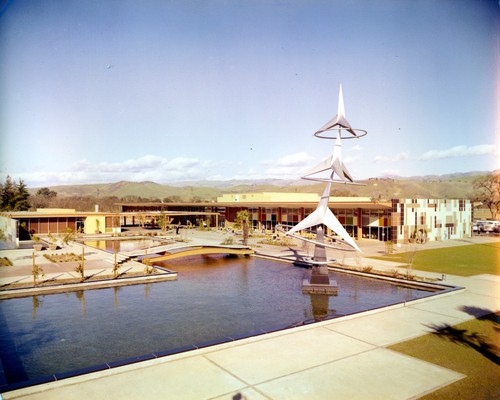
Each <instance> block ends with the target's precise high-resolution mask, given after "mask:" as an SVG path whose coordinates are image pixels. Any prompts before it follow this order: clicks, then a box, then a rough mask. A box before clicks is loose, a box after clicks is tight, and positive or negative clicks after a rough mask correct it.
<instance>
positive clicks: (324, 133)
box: [314, 127, 368, 139]
mask: <svg viewBox="0 0 500 400" xmlns="http://www.w3.org/2000/svg"><path fill="white" fill-rule="evenodd" d="M352 130H353V131H354V132H361V133H360V134H359V135H357V136H353V135H352V133H349V135H350V136H346V135H345V134H344V135H342V131H348V129H346V128H340V127H339V128H330V129H325V130H324V131H317V132H315V133H314V136H316V137H317V138H320V139H337V137H338V136H339V135H340V138H341V139H359V138H361V137H363V136H366V135H367V134H368V131H365V130H364V129H352ZM332 131H337V132H336V134H335V135H334V133H333V132H332ZM328 133H330V135H328Z"/></svg>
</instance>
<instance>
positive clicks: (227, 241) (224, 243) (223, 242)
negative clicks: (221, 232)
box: [221, 237, 234, 245]
mask: <svg viewBox="0 0 500 400" xmlns="http://www.w3.org/2000/svg"><path fill="white" fill-rule="evenodd" d="M221 244H222V245H231V244H234V239H233V238H232V237H227V238H225V239H224V240H223V241H222V242H221Z"/></svg>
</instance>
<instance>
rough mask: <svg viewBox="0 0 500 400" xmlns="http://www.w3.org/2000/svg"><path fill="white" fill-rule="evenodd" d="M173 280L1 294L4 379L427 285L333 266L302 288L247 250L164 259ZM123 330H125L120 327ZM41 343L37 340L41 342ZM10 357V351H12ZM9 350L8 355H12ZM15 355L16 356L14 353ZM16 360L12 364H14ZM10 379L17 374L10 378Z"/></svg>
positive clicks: (238, 332) (280, 266) (212, 337)
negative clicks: (316, 283) (322, 288)
mask: <svg viewBox="0 0 500 400" xmlns="http://www.w3.org/2000/svg"><path fill="white" fill-rule="evenodd" d="M163 266H164V267H166V268H168V269H172V270H175V271H178V279H177V280H176V281H165V282H156V283H149V284H145V285H132V286H120V287H113V288H106V289H95V290H88V291H80V292H75V295H73V294H72V293H66V294H53V295H38V296H32V298H31V299H30V298H20V299H8V300H2V301H0V311H1V313H0V315H1V316H3V317H4V319H5V326H8V328H9V329H8V330H4V332H0V336H1V335H4V341H3V342H2V345H3V346H5V347H6V348H5V349H4V348H2V352H3V353H4V352H5V354H8V355H9V356H6V357H5V358H4V357H3V356H2V363H3V367H4V369H5V370H7V369H9V368H11V369H13V368H15V365H19V363H21V364H22V366H23V371H24V372H23V374H19V375H18V376H17V378H16V377H15V376H14V377H12V376H11V377H9V382H8V383H14V382H17V381H21V380H23V379H26V377H28V378H29V379H33V378H38V377H42V376H46V375H51V374H57V373H62V372H67V371H72V370H76V369H80V368H85V367H90V366H93V365H100V364H103V363H109V362H112V361H117V360H123V359H127V358H131V357H137V356H140V355H145V354H151V353H156V352H159V351H165V350H172V349H176V348H180V347H184V346H190V345H193V344H194V345H196V344H200V343H205V342H210V341H216V340H218V339H222V338H227V337H243V336H245V335H248V334H250V333H251V332H255V331H262V330H264V331H271V330H275V329H282V328H283V327H287V326H292V325H297V324H301V323H303V321H310V320H316V321H321V320H323V319H325V318H329V317H330V318H331V317H335V316H339V315H345V314H351V313H355V312H359V311H363V310H367V309H373V308H376V307H382V306H385V305H388V304H393V303H396V302H403V301H408V300H410V299H414V298H419V297H423V296H425V295H427V294H428V292H422V291H419V290H416V289H409V288H402V287H397V286H395V285H392V284H388V283H385V282H382V281H378V280H371V279H366V278H360V277H354V276H350V275H346V274H340V273H335V274H333V273H332V275H331V279H334V280H336V281H337V283H338V284H339V286H340V288H341V290H340V291H339V295H338V296H334V297H332V298H331V301H332V304H335V309H330V308H329V301H330V297H329V296H325V295H318V294H303V293H302V280H303V278H304V274H307V272H308V271H306V270H304V269H303V268H297V267H293V266H292V265H290V264H284V263H279V262H274V261H269V260H264V259H259V258H254V257H249V258H227V257H223V256H212V257H201V256H196V257H187V258H184V259H178V260H172V261H169V262H168V263H163ZM122 333H126V334H122ZM41 341H43V345H41ZM10 355H12V356H10ZM14 355H15V357H14ZM19 360H21V361H19ZM14 364H15V365H14ZM16 379H17V380H16Z"/></svg>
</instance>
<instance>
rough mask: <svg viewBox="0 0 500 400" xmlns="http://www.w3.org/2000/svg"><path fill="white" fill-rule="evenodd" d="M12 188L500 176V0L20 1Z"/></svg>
mask: <svg viewBox="0 0 500 400" xmlns="http://www.w3.org/2000/svg"><path fill="white" fill-rule="evenodd" d="M0 4H2V6H1V7H2V8H1V11H0V12H1V14H0V88H1V89H0V134H1V136H0V144H1V146H0V147H1V150H0V176H1V178H2V180H3V179H4V177H5V176H6V175H7V174H9V175H10V176H11V177H13V178H15V179H16V180H17V179H19V178H21V179H23V180H24V181H25V182H26V183H27V184H28V186H30V187H40V186H49V185H57V184H80V183H99V182H113V181H118V180H129V181H145V180H152V181H155V182H159V183H173V182H179V181H189V180H205V179H206V180H230V179H261V178H285V179H296V178H299V177H300V176H301V174H302V173H303V172H305V171H306V170H307V169H308V168H310V167H311V166H313V165H314V164H315V163H316V162H317V161H319V160H320V159H322V158H325V157H327V156H328V155H329V154H330V153H331V151H332V150H333V146H334V143H333V141H332V140H322V139H318V138H316V137H314V136H313V133H314V132H315V131H316V130H317V129H319V128H320V127H321V126H323V125H324V123H325V122H327V121H328V120H329V119H331V118H332V117H333V116H334V115H335V114H336V111H337V101H338V90H339V84H342V86H343V92H344V103H345V109H346V116H347V119H348V121H349V122H350V123H351V125H352V126H353V127H355V128H361V129H365V130H367V131H368V135H367V136H365V137H363V138H361V139H353V140H345V141H343V159H344V162H345V163H346V165H347V167H348V168H349V170H350V172H351V173H352V175H353V176H354V178H355V179H366V178H369V177H382V176H387V175H399V176H403V177H405V176H415V175H427V174H446V173H455V172H468V171H476V170H480V171H486V170H494V169H498V168H500V164H499V160H500V152H499V145H500V143H499V136H500V133H499V132H500V120H499V118H500V117H499V114H500V106H499V98H500V80H499V71H500V65H499V64H500V63H499V57H500V56H499V53H500V39H499V38H500V7H499V4H498V2H497V1H496V0H490V1H486V0H449V1H448V0H417V1H410V0H407V1H406V0H372V1H369V0H328V1H327V0H324V1H323V0H289V1H286V0H252V1H245V0H241V1H236V0H234V1H231V0H228V1H222V0H212V1H210V0H207V1H191V0H171V1H160V0H157V1H154V0H149V1H148V0H146V1H141V2H137V1H128V0H121V1H112V0H107V1H102V0H86V1H77V0H58V1H52V0H32V1H27V0H26V1H22V0H18V1H15V0H14V1H8V2H5V1H4V2H0Z"/></svg>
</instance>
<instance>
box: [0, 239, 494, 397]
mask: <svg viewBox="0 0 500 400" xmlns="http://www.w3.org/2000/svg"><path fill="white" fill-rule="evenodd" d="M363 244H365V243H363ZM373 245H374V246H380V245H379V244H377V243H374V244H373ZM368 247H369V246H368V244H367V245H366V246H362V248H363V250H365V249H368ZM374 251H378V250H375V247H374ZM367 253H368V251H367ZM446 283H447V284H452V285H458V286H462V287H465V289H464V290H461V291H457V292H452V293H449V294H446V295H441V296H436V297H433V298H429V299H422V300H417V301H415V302H412V303H407V304H406V305H398V306H393V307H388V308H385V309H383V310H377V311H369V312H365V313H362V314H357V315H354V316H348V317H342V318H338V319H335V320H330V321H324V322H320V323H316V324H311V325H307V326H301V327H298V328H293V329H289V330H285V331H280V332H275V333H272V334H266V335H261V336H257V337H252V338H248V339H243V340H239V341H235V342H231V343H225V344H221V345H217V346H212V347H208V348H204V349H198V350H194V351H190V352H187V353H182V354H178V355H174V356H168V357H163V358H158V359H155V360H150V361H145V362H141V363H136V364H131V365H128V366H123V367H118V368H113V369H110V370H105V371H101V372H96V373H91V374H87V375H82V376H79V377H73V378H68V379H65V380H61V381H57V382H51V383H47V384H42V385H39V386H34V387H31V388H24V389H20V390H17V391H12V392H8V393H4V394H3V398H4V399H16V398H23V399H47V398H49V399H64V400H66V399H90V398H92V399H93V398H106V399H137V398H148V399H157V398H158V399H160V398H161V399H235V398H245V399H249V400H250V399H252V400H258V399H287V400H291V399H331V398H339V399H413V398H417V397H419V396H421V395H424V394H426V393H429V392H432V391H434V390H437V389H439V388H440V387H443V386H446V385H448V384H450V383H452V382H455V381H456V380H459V379H462V378H463V375H461V374H459V373H457V372H455V371H451V370H448V369H445V368H442V367H440V366H437V365H433V364H430V363H427V362H425V361H422V360H418V359H415V358H412V357H409V356H406V355H403V354H400V353H397V352H394V351H391V350H388V349H387V346H389V345H392V344H394V343H398V342H401V341H406V340H409V339H412V338H415V337H418V336H421V335H423V334H426V333H428V332H430V331H432V326H440V325H442V324H450V325H455V324H458V323H461V322H464V321H467V320H470V319H473V318H476V317H478V316H481V315H485V314H487V313H491V312H493V311H499V310H500V277H499V276H492V275H479V276H474V277H467V278H466V277H459V276H448V277H447V281H446Z"/></svg>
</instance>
